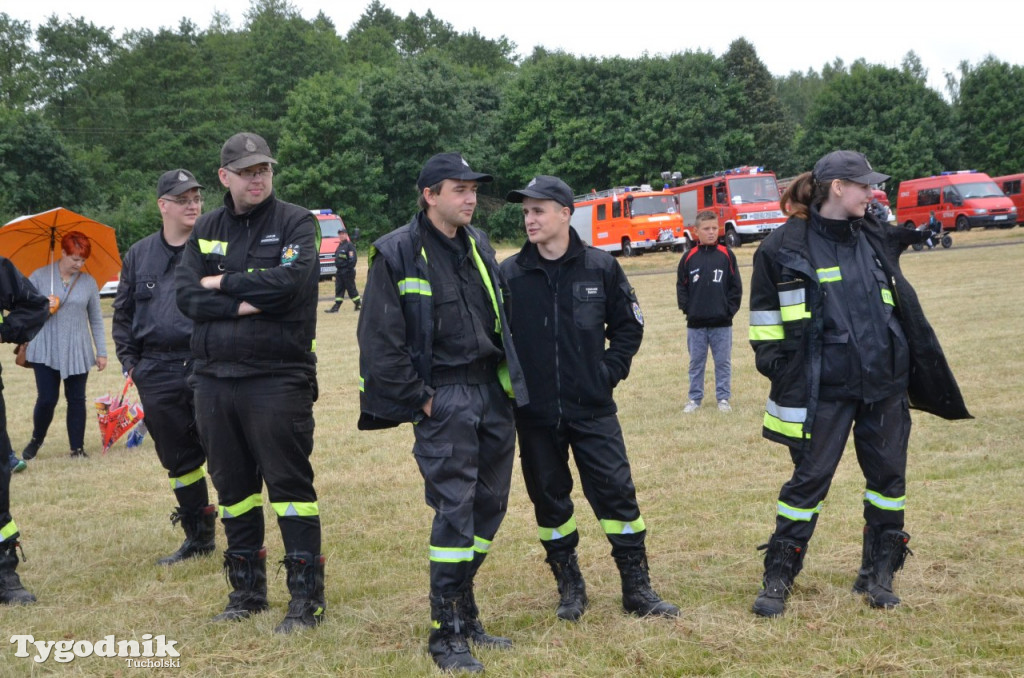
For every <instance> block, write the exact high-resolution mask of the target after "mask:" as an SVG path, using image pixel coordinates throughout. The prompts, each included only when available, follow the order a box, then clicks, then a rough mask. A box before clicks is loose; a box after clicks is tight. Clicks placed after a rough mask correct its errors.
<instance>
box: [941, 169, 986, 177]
mask: <svg viewBox="0 0 1024 678" xmlns="http://www.w3.org/2000/svg"><path fill="white" fill-rule="evenodd" d="M977 173H978V170H950V171H948V172H940V173H939V176H940V177H948V176H949V175H950V174H977Z"/></svg>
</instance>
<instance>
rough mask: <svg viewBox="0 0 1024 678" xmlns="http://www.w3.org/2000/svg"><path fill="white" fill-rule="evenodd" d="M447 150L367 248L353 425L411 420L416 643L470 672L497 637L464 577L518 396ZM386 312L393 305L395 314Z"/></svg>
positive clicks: (488, 521)
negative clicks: (416, 477) (426, 523)
mask: <svg viewBox="0 0 1024 678" xmlns="http://www.w3.org/2000/svg"><path fill="white" fill-rule="evenodd" d="M491 179H492V178H491V177H490V176H489V175H487V174H480V173H478V172H474V171H473V170H471V169H470V167H469V165H468V164H467V163H466V161H465V160H464V159H463V158H462V156H461V155H459V154H458V153H440V154H438V155H435V156H433V157H432V158H430V160H428V161H427V162H426V164H425V165H424V166H423V169H422V170H421V172H420V175H419V179H418V181H417V186H418V187H419V190H420V198H419V205H420V208H421V211H420V212H419V213H418V214H417V215H416V216H415V217H414V218H413V220H412V221H411V222H410V223H408V224H406V225H405V226H402V227H401V228H398V229H395V230H394V231H392V232H391V233H389V234H387V235H385V236H383V237H382V238H380V239H379V240H377V241H376V242H375V243H374V244H373V247H372V248H371V250H370V266H369V271H368V274H367V279H366V289H365V294H364V295H363V298H364V306H365V308H366V313H363V314H361V315H360V317H359V328H358V332H357V334H358V337H359V351H360V353H359V371H360V377H361V378H360V381H361V389H360V390H361V393H360V405H361V409H362V414H361V415H360V418H359V428H360V429H363V430H367V429H375V428H386V427H389V426H397V425H399V424H401V423H403V422H412V423H414V424H415V426H414V427H413V432H414V434H415V439H416V440H415V443H414V445H413V454H414V456H415V457H416V462H417V464H418V466H419V470H420V473H421V475H422V476H423V480H424V484H425V487H426V501H427V504H428V505H429V506H430V507H431V508H433V509H434V522H433V527H432V529H431V533H430V551H429V553H430V555H429V559H430V613H431V619H432V628H431V632H430V639H429V649H430V654H431V656H432V658H433V659H434V662H435V663H436V664H437V665H438V666H439V667H440V668H441V669H443V670H462V671H471V672H478V671H482V670H483V665H482V664H481V663H480V662H479V661H478V660H477V659H476V658H475V657H473V655H472V654H471V653H470V650H469V646H468V644H467V640H471V641H472V642H473V643H474V644H476V645H478V646H481V645H482V646H486V647H496V648H504V647H510V646H511V644H512V643H511V641H509V639H507V638H501V637H497V636H491V635H489V634H487V633H486V632H485V631H484V628H483V625H482V624H481V623H480V619H479V610H478V608H477V605H476V600H475V597H474V594H473V580H474V577H475V576H476V573H477V571H478V570H479V569H480V565H481V564H482V563H483V561H484V558H485V557H486V556H487V553H488V552H489V550H490V548H491V543H492V541H493V540H494V537H495V535H496V534H497V532H498V527H499V526H500V525H501V521H502V519H503V518H504V517H505V511H506V510H507V508H508V493H509V488H510V485H511V481H512V465H513V461H514V454H515V452H514V450H515V426H514V424H513V419H512V400H511V398H510V396H512V395H513V394H514V396H515V398H516V400H517V401H518V402H520V403H522V404H525V403H526V391H525V382H524V381H523V379H522V374H521V371H520V369H519V363H518V360H517V358H516V354H515V351H514V349H513V347H512V343H511V336H510V335H509V331H508V323H507V322H506V317H505V307H504V301H503V298H502V293H501V288H500V282H501V281H500V277H499V272H498V265H497V262H496V261H495V258H494V250H493V249H492V248H491V245H490V243H489V242H488V239H487V236H486V235H485V234H484V233H483V232H482V231H480V230H478V229H476V228H473V227H472V226H470V220H471V219H472V217H473V212H474V210H475V209H476V191H477V186H478V184H479V183H480V182H485V181H491ZM393 309H399V310H400V312H394V311H393Z"/></svg>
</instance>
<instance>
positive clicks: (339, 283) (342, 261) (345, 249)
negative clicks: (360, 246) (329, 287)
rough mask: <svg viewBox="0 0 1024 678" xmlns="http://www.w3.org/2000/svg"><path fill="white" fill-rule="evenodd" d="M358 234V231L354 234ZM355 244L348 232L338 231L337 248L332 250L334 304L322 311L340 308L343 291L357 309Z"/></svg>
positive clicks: (343, 295) (359, 302)
mask: <svg viewBox="0 0 1024 678" xmlns="http://www.w3.org/2000/svg"><path fill="white" fill-rule="evenodd" d="M356 235H358V233H357V234H356ZM357 258H358V257H357V255H356V246H355V245H353V244H352V241H351V240H350V239H349V237H348V233H346V232H345V231H341V232H340V233H338V249H336V250H334V306H331V307H330V308H329V309H327V310H326V311H324V313H337V312H338V309H339V308H341V302H343V301H344V300H345V293H346V292H348V298H349V299H351V300H352V304H353V305H354V306H355V310H357V311H358V310H359V306H360V304H361V300H360V298H359V288H358V287H356V259H357Z"/></svg>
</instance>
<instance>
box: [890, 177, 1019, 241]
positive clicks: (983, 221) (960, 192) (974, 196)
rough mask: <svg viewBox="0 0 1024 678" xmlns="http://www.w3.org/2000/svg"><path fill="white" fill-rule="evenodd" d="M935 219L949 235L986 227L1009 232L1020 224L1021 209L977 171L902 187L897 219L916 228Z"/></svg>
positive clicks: (902, 185)
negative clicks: (1019, 214)
mask: <svg viewBox="0 0 1024 678" xmlns="http://www.w3.org/2000/svg"><path fill="white" fill-rule="evenodd" d="M932 212H935V218H936V219H938V220H939V221H940V222H941V223H942V229H943V230H945V231H951V230H954V229H955V230H957V231H967V230H970V229H971V228H975V227H982V226H1000V227H1004V228H1008V227H1010V226H1013V225H1014V224H1016V223H1017V208H1016V207H1015V206H1014V204H1013V202H1012V201H1011V200H1010V199H1009V198H1007V197H1006V196H1005V195H1003V191H1002V190H1001V189H1000V188H999V187H998V186H997V185H996V182H994V181H992V179H991V178H990V177H989V176H988V175H987V174H985V173H984V172H979V171H977V170H959V171H956V172H942V173H941V174H937V175H935V176H931V177H923V178H921V179H910V180H909V181H904V182H901V183H900V187H899V191H898V192H897V196H896V218H897V220H898V221H899V223H901V224H903V225H904V226H909V227H911V228H916V227H918V226H920V225H921V224H923V223H925V222H927V221H928V218H929V215H930V214H931V213H932Z"/></svg>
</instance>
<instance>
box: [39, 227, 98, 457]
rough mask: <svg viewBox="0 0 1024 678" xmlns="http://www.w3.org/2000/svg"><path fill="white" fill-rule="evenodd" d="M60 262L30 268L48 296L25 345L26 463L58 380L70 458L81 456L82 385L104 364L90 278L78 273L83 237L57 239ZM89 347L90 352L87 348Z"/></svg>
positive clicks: (85, 244)
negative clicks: (31, 382) (30, 383)
mask: <svg viewBox="0 0 1024 678" xmlns="http://www.w3.org/2000/svg"><path fill="white" fill-rule="evenodd" d="M60 247H61V254H62V256H61V258H60V259H58V260H57V261H56V262H54V263H53V264H50V265H49V266H44V267H42V268H40V269H37V270H35V271H34V272H33V273H32V275H31V276H29V281H30V282H31V283H32V284H33V285H35V287H36V289H37V290H39V292H40V293H41V294H43V295H48V296H49V297H50V319H49V320H47V321H46V324H45V325H43V329H42V330H41V331H40V332H39V334H37V335H36V338H35V339H33V340H32V341H31V342H30V343H29V345H28V351H27V353H26V358H27V359H28V361H29V362H30V363H32V368H33V370H35V376H36V392H37V396H36V405H35V409H34V411H33V412H32V440H30V441H29V443H28V445H26V446H25V450H24V452H22V457H24V458H25V459H32V458H33V457H35V456H36V454H37V453H38V452H39V448H40V446H41V445H42V444H43V439H44V438H45V437H46V431H47V429H49V428H50V422H51V421H53V411H54V409H55V408H56V407H57V399H58V397H59V396H60V384H61V382H64V399H65V400H66V401H67V404H68V412H67V428H68V442H69V443H70V448H71V456H72V457H86V456H88V455H86V453H85V416H86V410H85V382H86V380H87V379H88V378H89V370H90V369H92V366H93V365H95V366H96V369H98V370H103V368H105V367H106V366H107V343H106V334H105V332H104V330H103V315H102V313H101V312H100V292H99V288H98V287H97V286H96V280H95V279H94V278H93V277H92V276H91V275H89V274H88V273H83V272H82V265H83V264H85V260H86V259H88V258H89V254H91V252H92V244H91V243H90V242H89V238H88V237H86V236H85V234H83V233H80V232H78V231H71V232H69V233H67V234H65V236H64V237H63V238H61V241H60ZM94 345H95V350H94V349H93V346H94Z"/></svg>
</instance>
